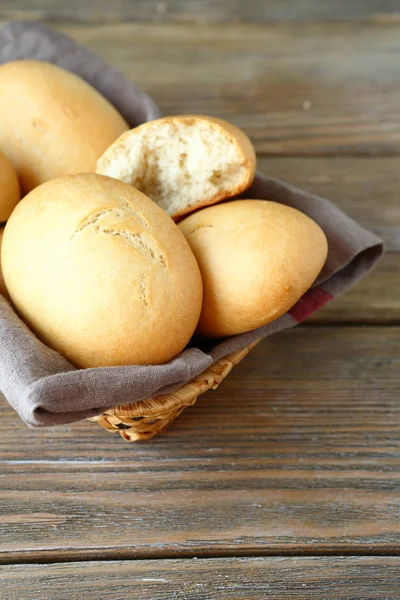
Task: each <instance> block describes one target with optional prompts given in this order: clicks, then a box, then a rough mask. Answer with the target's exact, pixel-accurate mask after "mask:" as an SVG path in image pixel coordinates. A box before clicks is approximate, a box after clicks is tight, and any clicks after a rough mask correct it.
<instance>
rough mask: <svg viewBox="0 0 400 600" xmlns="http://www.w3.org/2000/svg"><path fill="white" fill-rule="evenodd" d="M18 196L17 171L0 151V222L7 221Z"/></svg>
mask: <svg viewBox="0 0 400 600" xmlns="http://www.w3.org/2000/svg"><path fill="white" fill-rule="evenodd" d="M20 198H21V192H20V189H19V182H18V177H17V173H16V171H15V169H14V167H13V166H12V164H11V163H10V161H9V160H8V159H7V157H6V156H4V154H3V153H2V152H0V222H2V223H4V222H5V221H7V219H8V217H9V216H10V215H11V213H12V211H13V210H14V208H15V207H16V206H17V204H18V202H19V201H20Z"/></svg>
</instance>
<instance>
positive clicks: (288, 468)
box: [0, 327, 400, 562]
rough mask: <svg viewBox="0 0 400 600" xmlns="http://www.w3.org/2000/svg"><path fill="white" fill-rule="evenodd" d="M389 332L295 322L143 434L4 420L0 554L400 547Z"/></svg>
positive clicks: (394, 371) (398, 393) (6, 557)
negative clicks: (130, 439)
mask: <svg viewBox="0 0 400 600" xmlns="http://www.w3.org/2000/svg"><path fill="white" fill-rule="evenodd" d="M399 332H400V330H399V328H396V327H391V328H387V327H382V328H379V327H372V328H368V327H365V328H363V327H348V328H344V327H340V328H336V327H311V328H310V327H308V328H307V327H300V328H297V329H295V330H293V331H290V332H286V333H284V334H280V335H277V336H274V337H272V338H270V339H269V340H266V341H265V342H263V343H262V344H261V345H260V346H259V347H257V348H256V349H254V350H253V351H252V353H251V354H250V356H249V357H248V358H247V359H246V360H245V361H243V363H241V364H240V365H239V366H238V367H236V368H235V369H234V370H233V372H232V373H231V374H230V376H229V378H228V379H227V380H226V382H224V384H223V385H222V386H221V387H220V388H219V389H218V390H217V391H215V392H212V393H208V394H207V395H205V396H204V397H202V398H201V399H200V400H199V401H198V402H197V404H196V405H195V407H193V408H190V409H188V410H186V411H185V412H184V413H183V415H181V417H179V419H178V420H177V421H176V423H175V424H174V426H172V427H171V428H170V430H169V431H168V432H167V433H166V434H164V435H163V436H161V437H159V438H156V439H154V440H153V441H152V442H150V443H142V444H138V445H130V444H127V443H125V442H123V441H122V440H121V438H120V437H119V436H118V435H113V434H109V433H108V432H105V431H103V430H101V429H100V428H99V427H97V426H96V425H95V424H93V423H89V422H81V423H77V424H74V425H70V426H64V427H57V428H53V429H46V430H40V431H38V430H35V431H32V430H29V429H27V428H26V427H25V426H24V425H23V424H22V423H21V422H20V421H19V420H18V418H17V416H16V415H15V413H14V412H13V411H12V410H11V409H10V408H9V407H8V406H7V405H6V403H5V401H2V404H1V419H0V477H1V486H0V505H1V509H0V560H1V561H3V562H4V561H10V560H11V561H33V560H49V561H52V560H77V559H78V558H84V559H86V560H90V559H91V558H132V557H135V558H144V557H164V558H165V557H168V556H170V557H179V556H196V555H198V554H199V553H200V554H201V555H206V556H215V555H221V554H222V553H223V554H225V555H229V554H232V555H233V554H235V553H236V554H237V553H241V554H246V553H247V554H257V553H262V554H265V553H268V552H270V553H271V552H272V553H273V552H275V553H291V552H297V553H307V552H313V553H324V552H327V553H329V552H354V549H355V548H356V549H357V553H369V552H371V551H373V552H375V553H376V552H386V553H397V552H398V549H399V543H400V453H399V442H400V405H399V402H398V399H399V397H400V377H399V373H400V370H399V364H400V358H399V356H400V353H399V348H400V346H399V344H400V341H399V340H400V336H399Z"/></svg>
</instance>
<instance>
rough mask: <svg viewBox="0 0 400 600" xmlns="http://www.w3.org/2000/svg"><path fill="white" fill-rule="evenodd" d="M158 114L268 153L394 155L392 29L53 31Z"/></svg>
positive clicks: (397, 124) (396, 70) (398, 91)
mask: <svg viewBox="0 0 400 600" xmlns="http://www.w3.org/2000/svg"><path fill="white" fill-rule="evenodd" d="M60 28H61V29H62V30H64V31H65V32H67V33H69V34H70V35H72V37H74V38H75V39H76V40H77V41H79V42H80V43H82V44H84V45H85V46H87V47H89V48H90V49H91V50H93V51H94V52H97V53H98V54H100V55H101V56H103V57H104V58H105V59H106V60H108V61H109V62H110V63H112V64H113V65H115V66H117V67H118V68H120V69H121V70H122V71H123V72H124V73H125V74H126V75H127V76H128V77H129V78H130V79H132V80H134V81H136V82H137V83H139V84H140V85H142V86H143V88H145V89H146V90H147V91H148V92H150V93H151V94H152V95H153V96H154V98H155V99H156V101H157V102H158V103H159V105H160V107H161V109H162V111H163V112H164V113H165V114H177V113H182V112H184V113H189V112H194V113H209V114H213V115H220V116H224V117H226V118H228V119H231V120H232V121H234V122H235V123H237V124H238V125H240V126H241V127H243V128H244V129H245V130H246V131H247V132H248V133H249V134H250V136H251V137H252V139H253V141H254V143H255V145H256V148H257V150H258V152H260V153H268V154H270V155H293V154H303V155H315V154H318V155H321V154H329V155H332V154H343V153H346V154H351V153H353V154H367V155H368V154H386V155H387V154H398V153H399V151H400V61H398V60H397V56H398V54H399V52H400V24H398V25H396V24H393V25H390V26H386V25H385V26H376V25H372V24H362V25H361V24H360V23H358V22H355V23H350V22H349V23H330V24H321V23H313V24H310V23H295V24H293V23H280V24H274V25H268V24H267V25H262V26H261V25H257V24H243V23H242V24H236V23H228V24H224V25H219V24H214V25H213V24H207V25H205V24H204V25H201V24H200V25H198V26H196V27H193V26H192V25H190V24H171V23H164V24H160V25H157V24H145V23H137V24H134V23H132V24H129V23H128V24H119V25H107V26H101V25H100V26H96V27H93V26H87V25H71V24H69V25H68V24H64V25H60Z"/></svg>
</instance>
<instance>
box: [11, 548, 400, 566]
mask: <svg viewBox="0 0 400 600" xmlns="http://www.w3.org/2000/svg"><path fill="white" fill-rule="evenodd" d="M7 554H10V555H11V552H10V553H7ZM30 554H32V557H30ZM37 554H40V556H39V557H38V556H37ZM341 556H346V557H351V556H354V557H374V556H376V557H378V556H386V557H392V558H395V557H399V556H400V547H397V546H393V548H391V549H390V551H387V550H380V549H379V548H373V547H371V549H370V550H369V551H367V550H363V551H359V552H358V551H357V548H354V547H352V548H348V549H341V550H335V549H332V550H324V551H321V552H315V550H310V551H308V550H307V549H305V550H303V551H301V552H290V551H287V552H285V551H283V550H282V549H280V550H270V551H268V550H265V549H263V550H260V551H257V550H254V549H253V550H248V551H246V550H232V552H229V551H227V552H222V551H218V550H216V551H209V552H190V551H187V550H182V551H179V550H173V551H168V550H167V551H163V552H160V553H159V554H156V553H146V552H145V553H141V554H140V556H139V555H135V554H134V551H132V550H128V549H126V550H125V549H120V550H116V549H115V548H112V549H108V548H105V549H102V550H100V549H86V548H85V549H82V550H76V549H74V550H73V554H70V553H69V552H67V551H64V550H62V551H61V552H57V551H54V550H44V551H40V550H34V551H32V552H29V551H28V552H15V553H14V556H13V555H11V556H7V557H5V558H4V557H3V556H1V554H0V565H23V564H37V565H43V564H60V563H74V562H102V561H120V560H126V561H132V562H136V561H141V560H153V561H154V560H160V561H161V560H193V559H196V558H198V559H212V558H269V557H282V558H304V557H307V558H319V557H341Z"/></svg>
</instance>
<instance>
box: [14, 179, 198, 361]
mask: <svg viewBox="0 0 400 600" xmlns="http://www.w3.org/2000/svg"><path fill="white" fill-rule="evenodd" d="M2 262H3V273H4V278H5V281H6V285H7V289H8V291H9V294H10V296H11V298H12V301H13V303H14V305H15V307H16V309H17V311H18V312H19V314H20V315H21V316H22V318H23V319H24V320H25V321H26V323H27V324H28V325H29V326H30V327H31V329H32V330H33V331H34V332H35V333H36V334H37V335H38V337H39V338H40V339H42V340H43V341H44V342H45V343H46V344H47V345H48V346H50V347H52V348H54V349H55V350H57V351H59V352H60V353H61V354H63V355H64V356H66V357H67V358H68V359H69V360H70V361H71V362H72V363H74V364H75V365H76V366H78V367H82V368H86V367H100V366H112V365H134V364H161V363H165V362H167V361H169V360H170V359H172V358H173V357H174V356H176V355H177V354H178V353H179V352H180V351H181V350H182V349H183V348H184V347H185V346H186V344H187V343H188V341H189V340H190V338H191V336H192V334H193V332H194V330H195V328H196V325H197V322H198V318H199V315H200V310H201V302H202V281H201V275H200V272H199V268H198V266H197V263H196V260H195V258H194V256H193V254H192V252H191V250H190V248H189V245H188V244H187V242H186V240H185V238H184V236H183V235H182V233H181V232H180V231H179V228H178V227H177V226H176V225H175V223H174V222H173V221H172V220H171V219H170V217H169V216H168V215H167V214H166V213H165V212H164V211H163V210H161V209H160V208H159V207H158V206H157V205H156V204H154V202H152V201H151V200H150V199H149V198H147V197H146V196H145V195H144V194H142V193H141V192H139V191H137V190H136V189H135V188H133V187H132V186H129V185H127V184H126V183H123V182H121V181H117V180H115V179H111V178H109V177H103V176H101V175H95V174H83V175H70V176H68V177H63V178H60V179H54V180H52V181H49V182H47V183H45V184H43V185H41V186H40V187H37V188H36V189H35V190H33V191H32V192H30V194H29V195H28V196H26V197H25V198H24V199H23V200H22V201H21V202H20V203H19V204H18V206H17V208H16V209H15V211H14V212H13V214H12V215H11V218H10V220H9V221H8V223H7V226H6V230H5V234H4V241H3V251H2Z"/></svg>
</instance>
